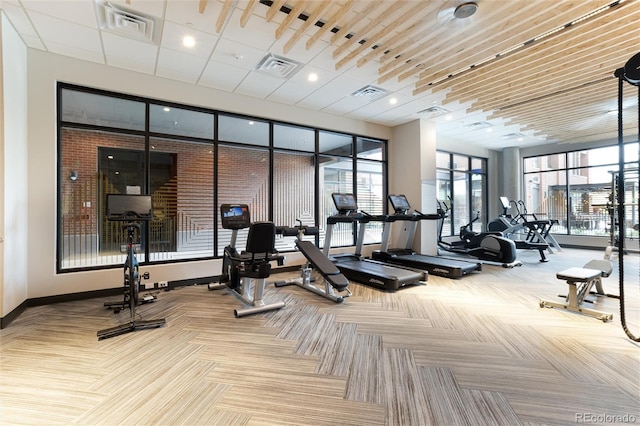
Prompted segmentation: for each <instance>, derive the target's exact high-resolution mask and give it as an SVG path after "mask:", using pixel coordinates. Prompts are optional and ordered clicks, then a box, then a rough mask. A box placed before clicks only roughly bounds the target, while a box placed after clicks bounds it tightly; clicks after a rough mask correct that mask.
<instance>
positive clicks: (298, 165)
mask: <svg viewBox="0 0 640 426" xmlns="http://www.w3.org/2000/svg"><path fill="white" fill-rule="evenodd" d="M315 176H316V173H315V159H314V156H313V155H312V154H301V153H289V152H280V151H276V152H275V153H274V155H273V221H274V222H275V223H276V225H280V226H296V225H306V226H312V227H315V226H316V217H315V191H314V188H315ZM303 239H305V240H311V241H314V242H315V240H316V239H315V236H313V235H312V236H306V237H304V238H303ZM295 240H296V237H294V236H289V237H281V238H278V239H277V240H276V244H277V248H278V250H279V251H286V250H294V248H295Z"/></svg>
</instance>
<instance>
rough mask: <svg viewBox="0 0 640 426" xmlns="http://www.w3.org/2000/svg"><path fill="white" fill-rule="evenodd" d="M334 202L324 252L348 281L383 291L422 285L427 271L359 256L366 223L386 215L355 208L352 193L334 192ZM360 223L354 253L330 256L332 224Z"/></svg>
mask: <svg viewBox="0 0 640 426" xmlns="http://www.w3.org/2000/svg"><path fill="white" fill-rule="evenodd" d="M331 197H332V198H333V202H334V204H335V206H336V209H337V210H338V213H337V214H334V215H332V216H329V217H328V218H327V230H326V234H325V240H324V249H323V252H324V255H325V256H327V257H329V258H330V259H331V260H332V261H333V262H334V263H335V264H336V266H337V267H338V269H339V270H340V272H342V274H343V275H344V276H346V277H347V278H348V279H349V280H352V281H355V282H358V283H360V284H365V285H368V286H372V287H376V288H379V289H382V290H389V291H395V290H398V289H399V288H401V287H404V286H407V285H412V284H425V283H426V281H427V276H428V272H427V271H425V270H418V269H414V268H409V267H404V266H399V265H390V264H388V263H384V262H380V261H377V260H372V259H366V258H364V257H363V256H362V255H361V252H362V246H363V243H364V234H365V228H366V225H367V223H369V222H376V221H385V218H386V216H373V215H370V214H367V213H364V212H359V211H358V205H357V204H356V199H355V196H354V195H353V194H344V193H333V194H331ZM356 222H357V223H359V228H358V239H357V242H356V249H355V253H354V254H346V255H335V256H330V255H329V249H330V248H331V237H332V234H333V227H334V225H335V224H337V223H352V224H353V223H356Z"/></svg>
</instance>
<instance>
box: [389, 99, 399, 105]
mask: <svg viewBox="0 0 640 426" xmlns="http://www.w3.org/2000/svg"><path fill="white" fill-rule="evenodd" d="M389 103H390V104H391V105H395V104H397V103H398V99H396V98H391V99H389Z"/></svg>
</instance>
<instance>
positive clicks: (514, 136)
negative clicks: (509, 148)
mask: <svg viewBox="0 0 640 426" xmlns="http://www.w3.org/2000/svg"><path fill="white" fill-rule="evenodd" d="M524 137H525V135H524V134H522V133H508V134H506V135H502V139H504V140H508V139H520V138H524Z"/></svg>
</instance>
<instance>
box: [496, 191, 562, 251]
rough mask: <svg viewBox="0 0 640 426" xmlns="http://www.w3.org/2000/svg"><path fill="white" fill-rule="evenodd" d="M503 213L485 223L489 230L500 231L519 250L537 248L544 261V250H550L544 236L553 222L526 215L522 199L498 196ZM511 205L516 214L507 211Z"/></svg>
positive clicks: (547, 234)
mask: <svg viewBox="0 0 640 426" xmlns="http://www.w3.org/2000/svg"><path fill="white" fill-rule="evenodd" d="M500 203H501V204H502V209H503V213H502V214H501V215H500V216H499V217H498V218H497V219H494V220H492V221H491V222H489V223H488V224H487V230H488V231H489V232H502V235H503V236H505V237H506V238H509V239H510V240H512V241H513V242H514V243H515V244H516V249H519V250H538V253H539V254H540V262H546V261H547V260H548V259H547V257H546V256H545V253H544V252H545V250H550V248H549V243H548V242H547V240H546V238H547V237H548V236H549V231H550V230H551V226H553V224H554V222H552V221H550V220H538V219H537V218H536V217H535V216H534V219H533V220H531V219H529V218H528V217H527V213H526V206H525V204H524V202H523V201H513V200H512V201H509V200H508V199H507V198H506V197H500ZM512 205H513V208H514V209H515V211H516V215H515V216H512V215H509V214H508V213H507V211H508V209H509V208H510V207H511V206H512Z"/></svg>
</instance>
